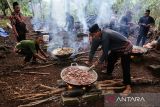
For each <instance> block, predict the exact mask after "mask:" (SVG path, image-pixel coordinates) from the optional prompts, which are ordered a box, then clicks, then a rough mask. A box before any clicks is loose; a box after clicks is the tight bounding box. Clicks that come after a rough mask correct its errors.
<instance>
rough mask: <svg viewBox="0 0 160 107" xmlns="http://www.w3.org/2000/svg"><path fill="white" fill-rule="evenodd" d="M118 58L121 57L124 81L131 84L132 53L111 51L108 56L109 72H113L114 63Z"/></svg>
mask: <svg viewBox="0 0 160 107" xmlns="http://www.w3.org/2000/svg"><path fill="white" fill-rule="evenodd" d="M118 58H121V64H122V70H123V83H124V84H125V85H130V84H131V76H130V54H119V53H116V52H111V53H110V54H109V56H108V65H107V73H108V74H112V72H113V69H114V65H115V63H116V62H117V60H118Z"/></svg>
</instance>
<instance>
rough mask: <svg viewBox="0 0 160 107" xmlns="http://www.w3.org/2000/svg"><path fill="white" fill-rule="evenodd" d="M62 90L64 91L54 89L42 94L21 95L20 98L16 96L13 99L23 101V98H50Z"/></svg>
mask: <svg viewBox="0 0 160 107" xmlns="http://www.w3.org/2000/svg"><path fill="white" fill-rule="evenodd" d="M64 90H65V88H57V89H54V90H51V91H46V92H43V93H36V94H26V95H21V96H18V97H16V98H14V99H24V98H36V97H43V96H50V95H54V94H58V93H61V92H62V91H64Z"/></svg>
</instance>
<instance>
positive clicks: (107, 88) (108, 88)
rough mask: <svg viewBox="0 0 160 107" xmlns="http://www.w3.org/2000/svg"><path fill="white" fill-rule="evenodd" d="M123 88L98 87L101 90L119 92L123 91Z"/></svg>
mask: <svg viewBox="0 0 160 107" xmlns="http://www.w3.org/2000/svg"><path fill="white" fill-rule="evenodd" d="M124 88H125V86H122V87H100V89H101V90H120V89H124Z"/></svg>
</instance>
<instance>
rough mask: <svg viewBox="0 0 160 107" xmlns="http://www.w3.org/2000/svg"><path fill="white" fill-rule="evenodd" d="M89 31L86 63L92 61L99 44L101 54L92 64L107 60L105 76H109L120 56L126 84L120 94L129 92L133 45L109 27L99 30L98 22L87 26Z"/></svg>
mask: <svg viewBox="0 0 160 107" xmlns="http://www.w3.org/2000/svg"><path fill="white" fill-rule="evenodd" d="M89 32H90V36H92V42H91V49H90V54H89V61H88V62H86V63H88V64H91V63H92V59H93V57H94V54H95V52H96V50H97V48H98V47H99V46H100V45H101V46H102V50H103V54H102V56H101V58H100V59H99V61H97V62H94V63H93V65H94V66H96V65H98V63H100V64H101V63H103V62H104V61H106V60H107V62H108V63H107V70H106V73H105V75H106V77H107V76H108V77H110V76H112V72H113V69H114V65H115V63H116V62H117V60H118V59H119V58H121V64H122V69H123V83H124V85H125V86H126V88H125V90H124V91H123V93H122V95H128V94H130V93H131V76H130V53H131V51H132V48H133V45H132V44H131V42H130V41H129V40H128V39H127V38H126V37H125V36H123V35H121V34H120V33H118V32H116V31H113V30H110V29H106V30H101V29H100V28H99V26H98V24H94V25H93V26H92V27H91V28H89ZM109 51H110V52H109ZM108 53H109V54H108Z"/></svg>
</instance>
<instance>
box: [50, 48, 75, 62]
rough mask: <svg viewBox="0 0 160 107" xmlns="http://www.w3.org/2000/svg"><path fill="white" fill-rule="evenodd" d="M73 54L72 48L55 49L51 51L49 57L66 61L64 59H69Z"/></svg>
mask: <svg viewBox="0 0 160 107" xmlns="http://www.w3.org/2000/svg"><path fill="white" fill-rule="evenodd" d="M73 53H74V49H73V48H68V47H62V48H57V49H55V50H53V51H52V52H51V55H52V56H56V57H57V58H60V59H66V58H69V57H70V56H71V55H72V54H73Z"/></svg>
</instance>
